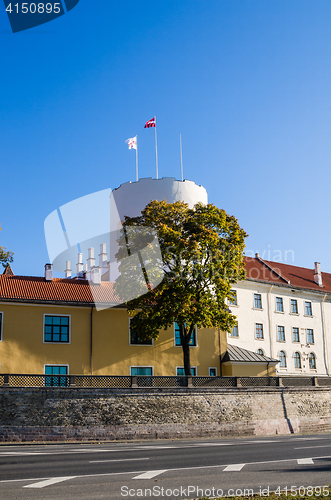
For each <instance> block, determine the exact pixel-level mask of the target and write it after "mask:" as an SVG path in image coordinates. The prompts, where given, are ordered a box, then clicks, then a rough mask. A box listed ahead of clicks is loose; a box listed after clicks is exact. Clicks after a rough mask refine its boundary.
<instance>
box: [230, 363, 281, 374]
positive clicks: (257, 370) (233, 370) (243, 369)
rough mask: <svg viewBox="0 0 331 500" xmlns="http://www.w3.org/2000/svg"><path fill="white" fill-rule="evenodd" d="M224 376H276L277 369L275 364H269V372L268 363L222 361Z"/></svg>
mask: <svg viewBox="0 0 331 500" xmlns="http://www.w3.org/2000/svg"><path fill="white" fill-rule="evenodd" d="M222 375H223V377H267V376H269V377H275V376H276V370H275V367H274V366H270V365H269V370H268V372H267V364H260V363H259V364H254V363H247V364H244V363H242V364H231V363H230V362H226V363H224V364H223V363H222Z"/></svg>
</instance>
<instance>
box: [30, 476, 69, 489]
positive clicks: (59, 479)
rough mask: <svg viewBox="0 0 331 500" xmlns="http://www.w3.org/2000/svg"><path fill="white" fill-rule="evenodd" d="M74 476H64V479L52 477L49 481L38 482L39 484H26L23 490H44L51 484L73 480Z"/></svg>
mask: <svg viewBox="0 0 331 500" xmlns="http://www.w3.org/2000/svg"><path fill="white" fill-rule="evenodd" d="M75 477H76V476H66V477H52V478H51V479H46V480H45V481H40V482H39V483H33V484H28V485H26V486H23V488H45V487H46V486H50V485H51V484H56V483H62V482H63V481H68V479H74V478H75Z"/></svg>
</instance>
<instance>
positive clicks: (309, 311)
mask: <svg viewBox="0 0 331 500" xmlns="http://www.w3.org/2000/svg"><path fill="white" fill-rule="evenodd" d="M305 315H306V316H312V315H313V313H312V309H311V302H305Z"/></svg>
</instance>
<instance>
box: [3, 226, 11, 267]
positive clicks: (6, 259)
mask: <svg viewBox="0 0 331 500" xmlns="http://www.w3.org/2000/svg"><path fill="white" fill-rule="evenodd" d="M0 231H1V225H0ZM13 255H14V253H13V252H10V251H9V250H7V248H4V247H1V246H0V262H1V264H2V265H3V267H7V265H8V264H9V263H10V262H13Z"/></svg>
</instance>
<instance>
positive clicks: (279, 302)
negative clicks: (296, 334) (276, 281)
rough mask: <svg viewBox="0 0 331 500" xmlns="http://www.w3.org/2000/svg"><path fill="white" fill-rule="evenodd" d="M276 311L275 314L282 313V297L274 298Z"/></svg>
mask: <svg viewBox="0 0 331 500" xmlns="http://www.w3.org/2000/svg"><path fill="white" fill-rule="evenodd" d="M276 311H277V312H284V306H283V299H282V297H276Z"/></svg>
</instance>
